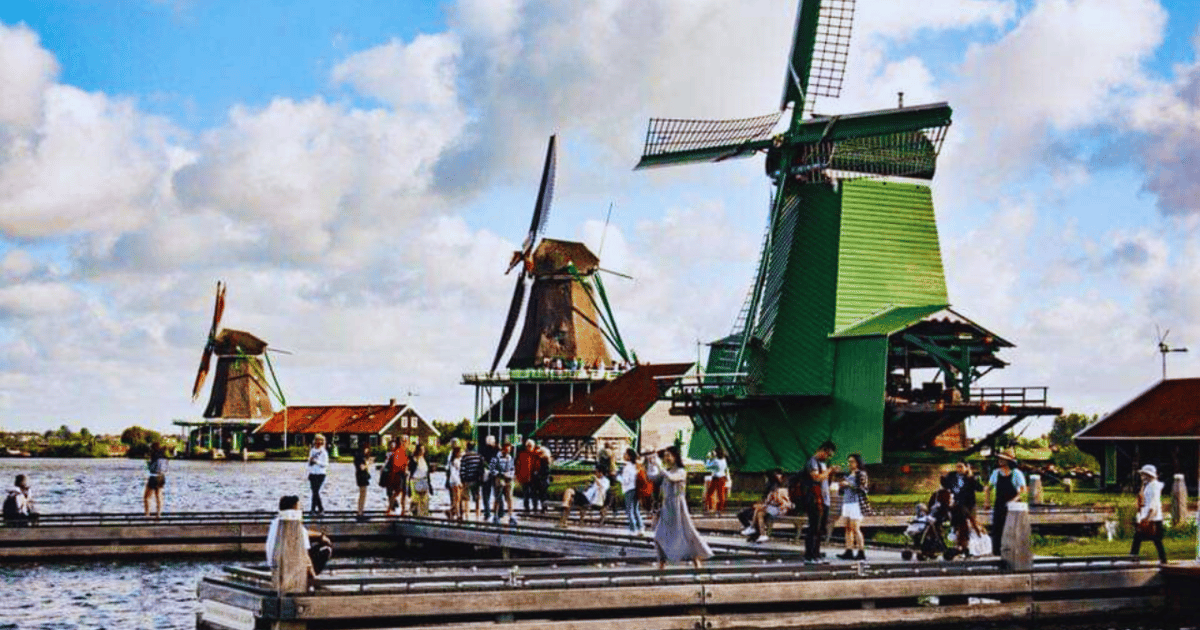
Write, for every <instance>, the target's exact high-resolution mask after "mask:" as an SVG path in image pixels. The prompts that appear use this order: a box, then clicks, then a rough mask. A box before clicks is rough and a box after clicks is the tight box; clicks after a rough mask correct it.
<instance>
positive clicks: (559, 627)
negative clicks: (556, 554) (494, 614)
mask: <svg viewBox="0 0 1200 630" xmlns="http://www.w3.org/2000/svg"><path fill="white" fill-rule="evenodd" d="M702 622H703V617H700V616H698V615H690V616H683V617H633V618H628V619H620V620H613V619H569V620H561V621H560V620H555V621H550V620H546V619H531V620H524V619H522V620H517V621H506V622H504V623H495V622H491V621H484V622H478V623H455V624H439V625H436V626H411V627H409V626H406V629H407V630H613V628H614V627H619V628H620V629H621V630H696V628H698V627H701V626H700V624H701V623H702Z"/></svg>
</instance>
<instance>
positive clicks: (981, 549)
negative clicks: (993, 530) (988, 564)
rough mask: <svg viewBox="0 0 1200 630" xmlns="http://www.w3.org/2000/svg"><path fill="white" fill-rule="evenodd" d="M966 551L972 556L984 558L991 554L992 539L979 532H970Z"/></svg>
mask: <svg viewBox="0 0 1200 630" xmlns="http://www.w3.org/2000/svg"><path fill="white" fill-rule="evenodd" d="M967 549H968V550H969V551H970V552H971V555H972V556H986V555H989V554H991V553H992V537H991V536H988V535H987V534H981V533H979V532H971V540H970V542H968V543H967Z"/></svg>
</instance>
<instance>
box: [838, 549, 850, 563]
mask: <svg viewBox="0 0 1200 630" xmlns="http://www.w3.org/2000/svg"><path fill="white" fill-rule="evenodd" d="M837 557H839V558H841V559H842V560H853V559H854V552H853V551H850V550H849V549H847V550H845V551H843V552H842V553H840V554H838V555H837Z"/></svg>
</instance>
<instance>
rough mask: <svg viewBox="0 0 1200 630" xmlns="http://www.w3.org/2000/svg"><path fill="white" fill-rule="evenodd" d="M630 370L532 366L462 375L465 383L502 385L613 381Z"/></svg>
mask: <svg viewBox="0 0 1200 630" xmlns="http://www.w3.org/2000/svg"><path fill="white" fill-rule="evenodd" d="M627 371H628V370H623V369H618V368H582V369H578V370H567V369H554V368H531V369H528V370H501V371H497V372H467V373H465V374H463V375H462V382H463V384H465V385H489V384H491V385H502V384H506V383H516V382H544V381H562V382H564V383H570V382H576V383H578V382H587V381H611V380H613V379H615V378H617V377H618V376H620V375H622V374H624V373H625V372H627Z"/></svg>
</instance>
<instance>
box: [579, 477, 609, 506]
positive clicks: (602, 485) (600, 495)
mask: <svg viewBox="0 0 1200 630" xmlns="http://www.w3.org/2000/svg"><path fill="white" fill-rule="evenodd" d="M607 494H608V477H605V476H603V475H601V476H599V477H592V485H590V486H588V489H587V490H584V491H583V496H585V497H587V500H588V503H591V504H592V505H601V504H603V503H604V496H605V495H607Z"/></svg>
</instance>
